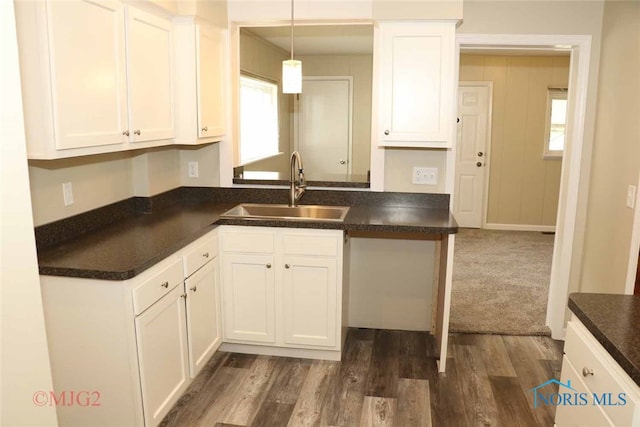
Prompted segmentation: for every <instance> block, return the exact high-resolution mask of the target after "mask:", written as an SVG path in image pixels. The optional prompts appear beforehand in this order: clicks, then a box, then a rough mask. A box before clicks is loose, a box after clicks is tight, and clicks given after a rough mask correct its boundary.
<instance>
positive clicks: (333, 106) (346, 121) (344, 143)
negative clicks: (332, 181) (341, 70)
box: [294, 77, 353, 176]
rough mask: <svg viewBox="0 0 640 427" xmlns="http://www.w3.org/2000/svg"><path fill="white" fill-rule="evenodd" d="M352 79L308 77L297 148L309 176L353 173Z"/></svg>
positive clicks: (299, 103) (301, 98)
mask: <svg viewBox="0 0 640 427" xmlns="http://www.w3.org/2000/svg"><path fill="white" fill-rule="evenodd" d="M352 87H353V79H352V78H351V77H305V78H303V80H302V93H301V94H300V96H299V97H298V101H297V102H296V107H297V109H296V111H297V118H298V119H297V126H296V129H295V132H294V135H295V139H294V146H295V147H296V150H298V151H299V152H300V154H301V155H302V159H303V160H304V170H305V172H306V173H307V174H309V175H310V176H318V175H319V174H323V175H324V174H347V173H349V172H350V171H351V165H350V161H351V117H352V114H351V113H352V95H351V94H352V89H351V88H352Z"/></svg>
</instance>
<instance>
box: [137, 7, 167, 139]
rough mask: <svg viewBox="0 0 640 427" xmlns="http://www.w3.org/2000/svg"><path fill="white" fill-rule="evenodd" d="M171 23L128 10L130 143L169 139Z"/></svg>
mask: <svg viewBox="0 0 640 427" xmlns="http://www.w3.org/2000/svg"><path fill="white" fill-rule="evenodd" d="M171 29H172V26H171V22H169V21H167V20H165V19H162V18H158V17H156V16H153V15H150V14H148V13H145V12H141V11H139V10H137V9H133V8H128V10H127V36H128V37H127V42H128V43H127V46H128V49H127V57H128V58H127V59H128V61H127V64H128V76H129V107H130V110H129V118H130V120H129V123H130V127H129V131H130V137H131V141H132V142H140V141H154V140H159V139H171V138H173V137H174V136H175V131H174V128H173V99H172V98H173V88H172V84H173V72H172V68H173V59H172V56H173V34H172V31H171Z"/></svg>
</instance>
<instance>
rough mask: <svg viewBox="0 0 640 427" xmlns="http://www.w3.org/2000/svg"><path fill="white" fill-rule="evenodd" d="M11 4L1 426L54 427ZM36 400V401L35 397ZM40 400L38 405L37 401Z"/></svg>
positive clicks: (1, 42)
mask: <svg viewBox="0 0 640 427" xmlns="http://www.w3.org/2000/svg"><path fill="white" fill-rule="evenodd" d="M13 16H14V10H13V2H11V1H6V2H0V51H2V71H1V72H0V85H1V86H0V93H2V102H0V117H1V119H0V120H1V124H0V129H2V135H1V137H0V138H1V139H2V144H0V170H2V174H0V206H1V208H0V241H1V245H2V250H1V252H0V337H1V338H0V360H2V363H1V364H0V365H1V368H0V384H1V387H2V390H1V392H0V398H1V401H0V425H3V426H13V427H22V426H25V427H32V426H47V427H55V426H56V425H57V420H56V409H55V406H49V405H44V406H38V405H36V404H34V403H33V402H34V400H33V399H34V394H35V393H36V392H38V391H44V392H48V391H50V390H53V383H52V380H51V368H50V365H49V351H48V348H47V337H46V331H45V324H44V314H43V311H42V296H41V293H40V281H39V278H38V261H37V258H36V246H35V243H34V235H33V220H32V219H31V215H29V213H30V212H31V200H30V199H29V177H28V171H27V160H26V159H27V152H26V144H25V136H24V118H23V115H22V95H21V93H20V72H19V65H18V51H17V40H16V29H15V20H14V19H13ZM41 397H42V396H41ZM41 402H42V401H41Z"/></svg>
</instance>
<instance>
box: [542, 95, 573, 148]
mask: <svg viewBox="0 0 640 427" xmlns="http://www.w3.org/2000/svg"><path fill="white" fill-rule="evenodd" d="M554 99H563V100H565V101H566V100H567V90H566V89H561V88H549V89H548V90H547V112H546V125H545V131H544V151H543V154H542V157H543V158H544V159H562V155H563V153H564V146H563V147H562V150H551V149H550V148H549V142H550V141H549V138H550V137H551V108H552V105H553V100H554ZM568 116H569V114H568V112H567V115H566V117H568ZM564 129H565V144H566V129H567V123H566V120H565V124H564Z"/></svg>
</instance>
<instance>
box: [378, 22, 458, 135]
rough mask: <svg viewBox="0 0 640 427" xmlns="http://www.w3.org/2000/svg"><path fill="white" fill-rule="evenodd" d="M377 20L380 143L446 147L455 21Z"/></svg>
mask: <svg viewBox="0 0 640 427" xmlns="http://www.w3.org/2000/svg"><path fill="white" fill-rule="evenodd" d="M379 25H380V26H379V40H380V43H379V51H378V52H376V61H378V62H377V64H378V67H379V70H380V73H379V80H378V85H379V90H380V99H379V105H380V108H379V111H380V113H379V114H380V120H379V127H380V128H379V129H378V132H379V138H380V145H383V146H398V147H450V146H451V144H452V141H451V133H452V123H453V122H452V119H453V115H454V109H453V107H454V105H453V95H454V78H455V76H454V63H455V57H454V52H455V23H453V22H436V23H434V22H407V23H397V22H395V23H381V24H379Z"/></svg>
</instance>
